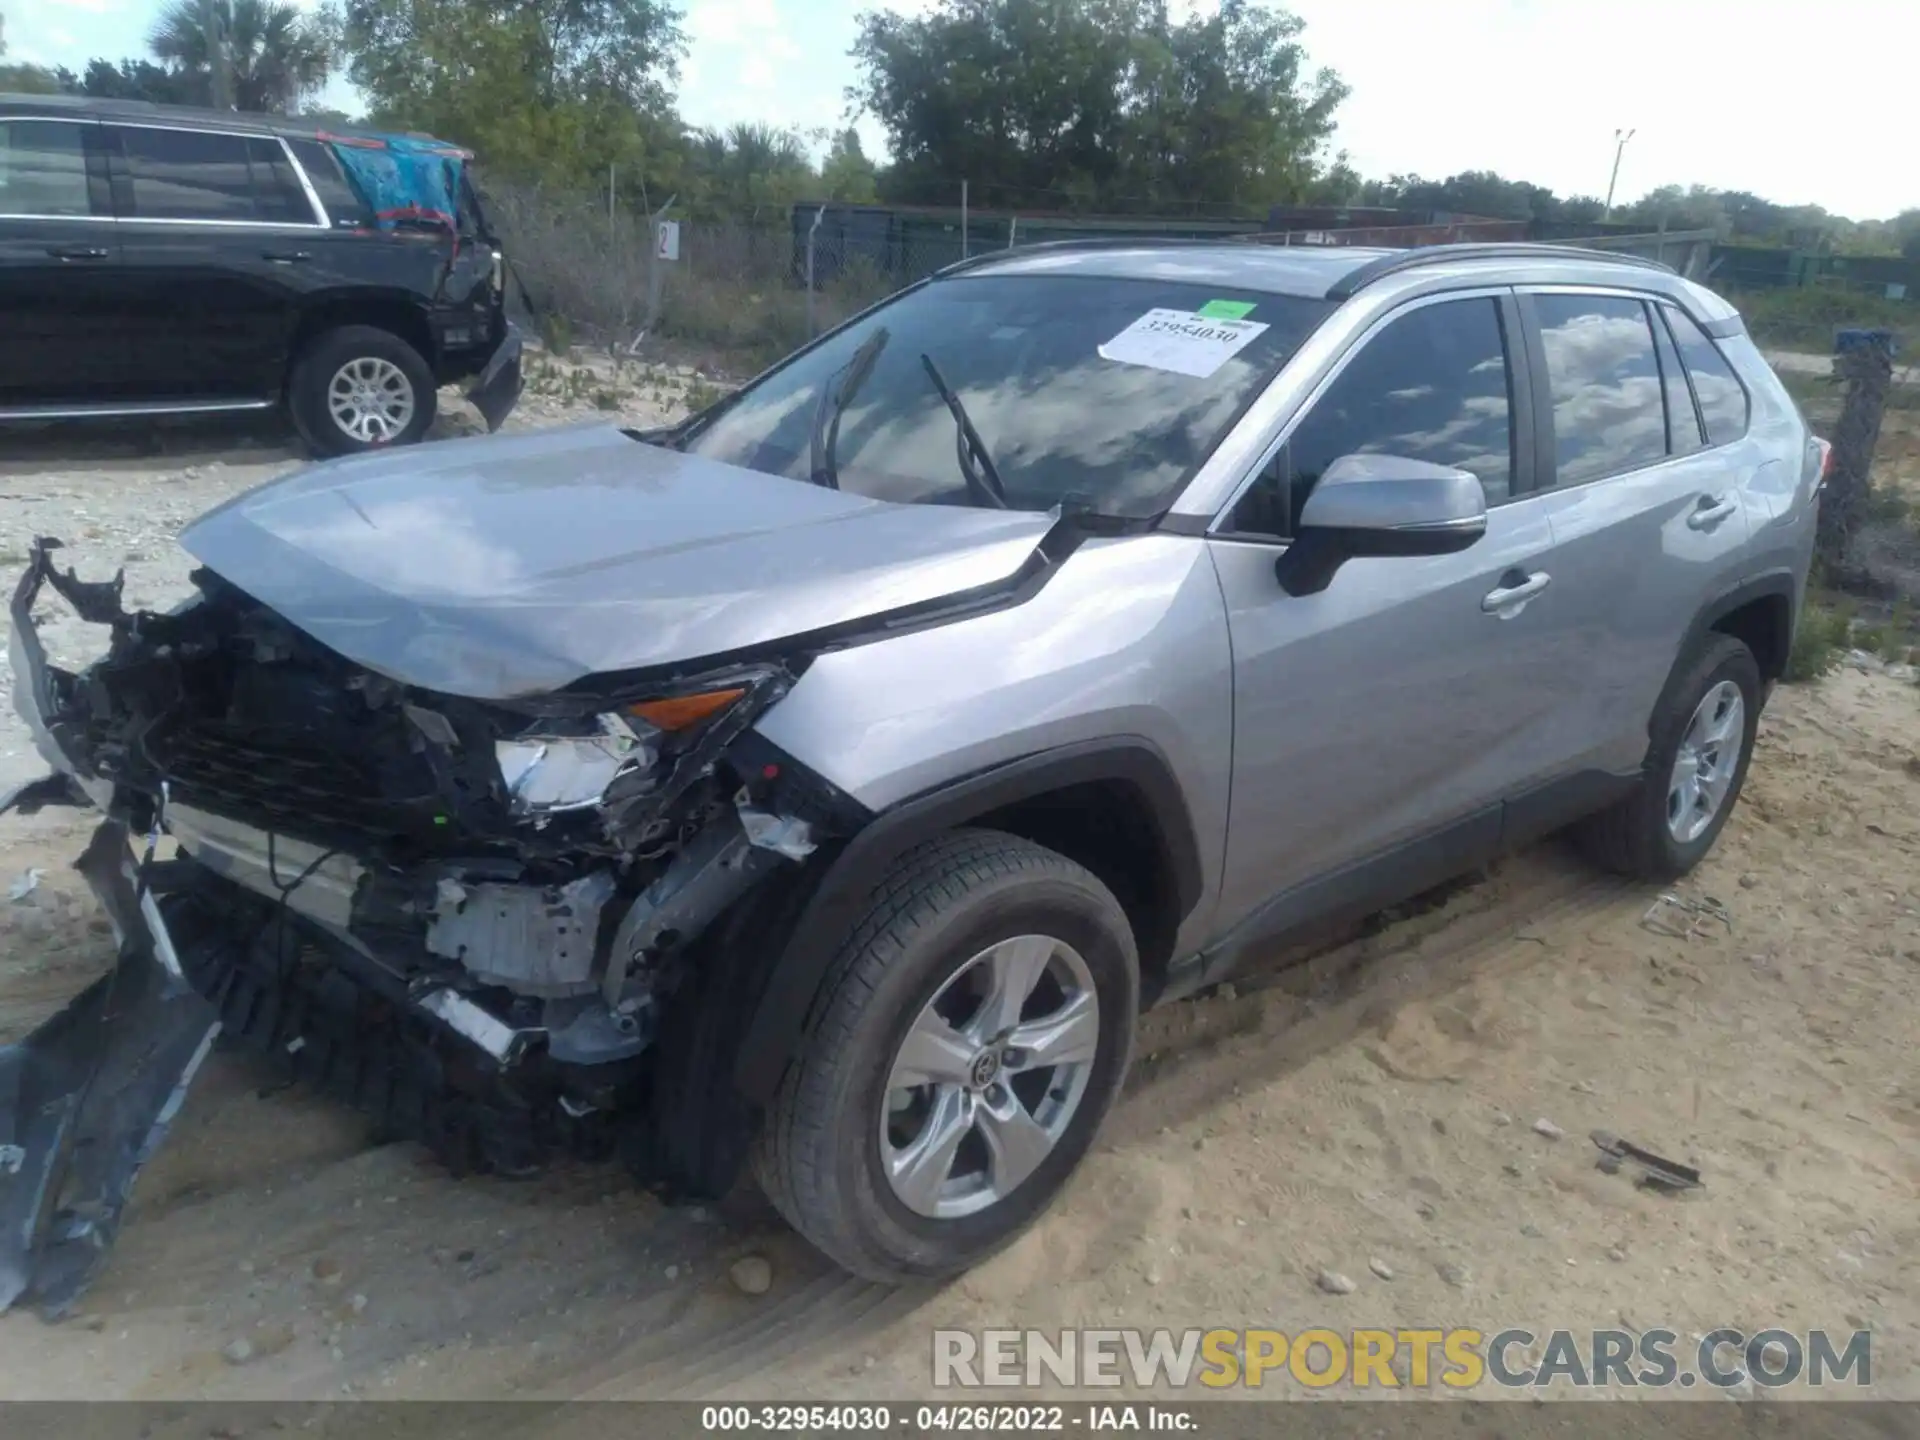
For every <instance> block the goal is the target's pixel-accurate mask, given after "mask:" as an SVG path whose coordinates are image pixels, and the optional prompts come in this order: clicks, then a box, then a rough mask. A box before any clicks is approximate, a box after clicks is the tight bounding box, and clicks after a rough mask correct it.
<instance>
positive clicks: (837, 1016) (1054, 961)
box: [756, 830, 1140, 1282]
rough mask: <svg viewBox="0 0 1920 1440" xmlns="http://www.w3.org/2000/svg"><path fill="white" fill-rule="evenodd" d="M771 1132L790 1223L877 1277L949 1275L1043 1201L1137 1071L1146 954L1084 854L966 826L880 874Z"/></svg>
mask: <svg viewBox="0 0 1920 1440" xmlns="http://www.w3.org/2000/svg"><path fill="white" fill-rule="evenodd" d="M823 983H824V986H825V992H824V997H823V1007H824V1008H823V1010H822V1018H821V1020H820V1023H819V1024H818V1025H817V1026H816V1027H815V1028H814V1030H813V1032H812V1033H811V1034H810V1035H809V1036H808V1038H807V1040H806V1042H805V1044H804V1045H803V1048H802V1051H801V1053H800V1055H799V1056H798V1058H797V1059H796V1061H795V1063H794V1064H793V1066H792V1067H791V1068H790V1070H789V1071H788V1073H787V1075H786V1077H785V1079H784V1080H783V1082H782V1084H781V1087H780V1090H779V1092H778V1093H777V1095H776V1096H775V1098H774V1101H773V1104H772V1106H771V1107H770V1110H769V1113H768V1115H767V1119H766V1124H765V1126H764V1128H763V1130H762V1133H761V1137H760V1145H759V1152H758V1155H757V1159H756V1169H757V1171H758V1173H759V1177H760V1182H761V1185H762V1187H763V1188H764V1189H765V1190H766V1192H767V1194H768V1196H769V1197H770V1198H771V1199H772V1200H773V1202H774V1204H775V1206H776V1207H778V1208H779V1210H780V1211H781V1213H782V1214H784V1215H785V1216H786V1218H787V1220H788V1222H789V1223H791V1224H792V1225H793V1227H794V1228H795V1229H796V1230H798V1231H799V1232H800V1233H801V1234H802V1235H804V1236H805V1237H806V1238H807V1239H808V1240H810V1241H811V1242H812V1243H813V1244H814V1245H816V1246H817V1247H818V1248H819V1249H821V1250H822V1251H824V1252H825V1253H826V1254H827V1255H828V1256H829V1257H830V1258H831V1259H833V1260H835V1261H837V1262H838V1263H839V1264H841V1265H842V1266H844V1267H845V1268H846V1269H848V1270H850V1271H852V1272H854V1273H855V1274H857V1275H861V1276H865V1277H866V1278H868V1279H873V1280H879V1281H884V1282H897V1281H902V1280H907V1279H913V1278H919V1277H929V1276H941V1275H950V1274H953V1273H955V1272H957V1271H960V1270H964V1269H966V1268H968V1267H969V1266H971V1265H974V1264H976V1263H978V1262H979V1261H980V1260H982V1259H984V1258H986V1257H987V1256H989V1255H991V1254H993V1253H994V1252H995V1251H997V1250H999V1249H1000V1248H1001V1247H1002V1246H1004V1245H1006V1244H1008V1243H1009V1242H1010V1241H1011V1240H1013V1238H1014V1237H1015V1236H1017V1235H1018V1234H1019V1233H1020V1232H1021V1231H1022V1230H1024V1229H1025V1228H1026V1227H1027V1226H1028V1225H1029V1224H1031V1223H1032V1221H1033V1220H1034V1219H1035V1218H1036V1217H1038V1216H1039V1214H1040V1213H1041V1212H1042V1211H1043V1210H1044V1209H1045V1208H1046V1207H1047V1205H1048V1203H1049V1202H1050V1201H1051V1200H1052V1199H1053V1197H1054V1195H1055V1194H1056V1193H1057V1192H1058V1191H1059V1189H1060V1187H1061V1186H1062V1185H1063V1184H1064V1183H1065V1181H1066V1179H1067V1176H1068V1175H1069V1174H1071V1173H1072V1171H1073V1169H1074V1167H1075V1166H1076V1165H1077V1164H1078V1163H1079V1162H1080V1159H1081V1157H1082V1156H1083V1155H1084V1154H1085V1153H1086V1150H1087V1147H1088V1145H1089V1144H1090V1143H1091V1142H1092V1139H1093V1134H1094V1131H1095V1130H1096V1129H1097V1128H1098V1126H1099V1124H1100V1121H1101V1120H1102V1118H1104V1116H1105V1115H1106V1113H1107V1110H1108V1109H1109V1108H1110V1107H1111V1105H1112V1104H1113V1100H1114V1097H1115V1096H1116V1095H1117V1094H1118V1092H1119V1089H1120V1083H1121V1080H1122V1079H1123V1078H1124V1077H1125V1074H1126V1069H1127V1061H1128V1058H1129V1055H1130V1052H1131V1048H1132V1040H1133V1026H1134V1020H1135V1016H1136V1012H1137V1010H1138V1007H1139V988H1140V982H1139V964H1138V959H1137V956H1136V953H1135V949H1134V941H1133V933H1132V930H1131V928H1130V927H1129V925H1128V923H1127V918H1126V915H1125V913H1124V912H1123V911H1122V910H1121V908H1120V905H1119V902H1118V901H1116V900H1115V899H1114V898H1113V895H1112V894H1111V893H1110V892H1109V891H1108V890H1107V888H1106V887H1105V886H1104V885H1102V884H1101V883H1100V881H1099V880H1098V879H1096V878H1095V877H1094V876H1093V875H1091V874H1090V873H1088V872H1087V871H1086V870H1085V869H1083V868H1082V867H1081V866H1079V865H1076V864H1074V863H1073V862H1072V861H1070V860H1068V859H1066V858H1065V857H1064V856H1061V855H1058V854H1056V853H1054V852H1053V851H1050V850H1046V849H1043V848H1042V847H1041V846H1038V845H1035V844H1032V843H1030V842H1029V841H1026V840H1021V839H1018V838H1017V837H1014V836H1011V835H1004V834H999V833H997V832H993V831H984V830H976V831H960V832H956V833H955V834H953V835H950V836H947V837H944V838H942V839H940V840H937V841H933V842H930V843H929V844H927V845H924V846H921V847H919V848H917V849H915V850H912V851H909V852H908V853H907V854H906V855H903V856H902V857H901V858H900V859H899V861H897V862H896V864H895V866H894V867H893V870H892V872H891V873H890V874H889V875H887V876H886V877H885V878H884V879H883V880H882V881H881V882H880V884H879V885H877V886H876V887H875V890H874V895H873V900H872V902H871V904H870V906H869V908H868V909H867V911H866V913H865V915H864V916H863V918H862V919H861V920H860V921H859V922H858V923H857V924H856V925H855V927H854V929H853V931H852V933H851V934H850V936H849V937H848V940H847V942H846V945H845V946H844V947H843V948H842V950H841V952H840V954H839V955H838V956H837V957H836V959H835V961H834V964H833V965H832V966H831V967H830V969H829V970H828V973H827V976H826V978H825V980H824V982H823Z"/></svg>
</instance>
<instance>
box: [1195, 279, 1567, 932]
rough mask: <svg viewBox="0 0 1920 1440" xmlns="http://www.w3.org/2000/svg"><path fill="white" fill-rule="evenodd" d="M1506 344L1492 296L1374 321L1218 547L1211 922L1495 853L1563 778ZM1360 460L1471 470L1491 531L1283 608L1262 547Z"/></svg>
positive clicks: (1554, 650) (1365, 572)
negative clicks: (1350, 458) (1221, 763)
mask: <svg viewBox="0 0 1920 1440" xmlns="http://www.w3.org/2000/svg"><path fill="white" fill-rule="evenodd" d="M1517 325H1518V321H1517V312H1516V311H1515V309H1514V307H1513V303H1512V299H1511V297H1510V296H1509V295H1508V294H1507V293H1506V292H1505V291H1497V292H1496V291H1488V292H1484V293H1481V294H1477V295H1470V296H1457V295H1449V296H1442V297H1438V298H1437V299H1432V300H1425V301H1415V302H1413V303H1412V304H1411V305H1409V306H1406V307H1403V308H1402V309H1400V310H1398V311H1396V312H1395V313H1394V314H1392V315H1391V316H1389V317H1387V318H1386V319H1384V320H1383V321H1382V322H1381V323H1380V325H1379V326H1378V327H1377V328H1376V329H1374V330H1373V331H1372V332H1371V333H1370V335H1369V336H1368V337H1367V338H1365V339H1364V340H1363V341H1362V342H1361V344H1360V345H1359V347H1358V348H1357V349H1356V350H1355V351H1353V352H1350V354H1349V356H1348V357H1347V359H1346V360H1345V361H1344V362H1343V364H1342V367H1341V368H1339V369H1338V370H1337V371H1336V372H1335V373H1334V374H1333V375H1332V376H1331V377H1330V378H1329V379H1328V380H1326V381H1323V382H1322V384H1321V386H1320V388H1319V391H1318V393H1317V395H1316V396H1315V398H1313V399H1312V400H1310V401H1309V402H1308V404H1307V406H1306V407H1305V409H1304V411H1303V414H1302V417H1301V419H1300V420H1299V421H1298V422H1297V423H1296V424H1295V425H1294V426H1293V427H1292V429H1291V431H1290V433H1289V434H1288V435H1287V436H1286V437H1285V438H1284V439H1283V440H1282V441H1281V442H1280V444H1279V445H1278V446H1277V447H1276V449H1275V450H1274V451H1273V453H1272V454H1271V455H1270V457H1269V458H1268V459H1267V460H1266V461H1265V462H1264V464H1263V466H1262V468H1261V469H1260V471H1259V473H1258V475H1257V476H1256V478H1255V479H1254V481H1253V483H1252V485H1251V486H1250V488H1248V489H1247V490H1246V492H1245V493H1244V494H1243V495H1242V496H1241V497H1240V499H1239V500H1238V501H1237V502H1236V503H1235V505H1234V506H1233V507H1232V508H1231V510H1230V511H1229V513H1228V514H1227V515H1226V516H1225V517H1224V518H1223V521H1222V522H1221V523H1220V524H1218V525H1217V526H1216V528H1215V530H1214V534H1213V538H1212V540H1211V541H1210V544H1211V547H1212V551H1213V557H1214V562H1215V565H1216V568H1217V570H1218V572H1219V576H1220V583H1221V588H1222V590H1223V592H1224V595H1225V599H1226V605H1227V612H1228V625H1229V630H1230V634H1231V638H1232V643H1233V660H1234V730H1233V734H1234V739H1233V800H1232V813H1231V816H1230V818H1229V822H1228V846H1227V850H1228V854H1227V866H1226V877H1225V882H1224V884H1223V887H1222V909H1221V912H1220V918H1221V921H1222V923H1223V924H1226V925H1231V924H1233V923H1235V922H1236V921H1238V920H1240V919H1242V918H1243V917H1245V916H1246V915H1248V914H1249V913H1250V912H1251V911H1253V910H1254V909H1256V908H1258V907H1259V906H1260V904H1261V902H1262V901H1264V900H1266V899H1268V898H1269V897H1272V896H1277V895H1280V894H1282V893H1284V892H1287V891H1292V890H1295V889H1296V887H1299V886H1302V885H1303V884H1305V883H1306V882H1308V881H1310V880H1317V879H1323V878H1325V877H1327V876H1328V875H1329V874H1330V872H1335V871H1339V870H1341V869H1342V868H1343V867H1348V866H1351V865H1353V864H1354V863H1355V862H1361V861H1367V860H1371V859H1374V858H1377V857H1382V856H1385V855H1387V854H1389V853H1390V852H1398V853H1400V854H1402V855H1406V856H1408V857H1410V858H1411V857H1412V856H1414V855H1415V854H1425V852H1426V850H1428V849H1431V848H1433V847H1432V846H1431V845H1428V846H1416V844H1415V842H1418V841H1423V840H1426V841H1432V840H1433V839H1434V838H1435V837H1444V843H1442V844H1441V846H1440V848H1441V849H1443V850H1449V851H1454V850H1457V849H1460V848H1465V849H1471V848H1473V847H1474V846H1476V845H1477V846H1480V847H1484V848H1491V846H1492V845H1493V843H1494V842H1495V841H1496V840H1497V838H1498V832H1499V823H1500V820H1499V815H1500V802H1501V800H1502V799H1503V798H1504V797H1505V796H1506V795H1507V794H1509V793H1511V792H1513V791H1515V790H1517V789H1521V788H1524V787H1525V786H1527V785H1528V784H1530V783H1532V782H1533V781H1535V780H1537V779H1538V778H1539V777H1540V776H1541V775H1542V774H1543V773H1545V772H1550V771H1551V770H1552V769H1553V768H1554V767H1555V766H1556V764H1558V763H1559V761H1560V759H1561V757H1560V755H1559V754H1558V749H1557V747H1558V745H1559V741H1560V734H1561V728H1562V725H1561V714H1562V712H1563V711H1564V710H1565V709H1566V708H1567V707H1568V706H1570V705H1574V704H1577V703H1578V691H1579V687H1580V684H1581V680H1580V672H1581V670H1582V667H1583V665H1584V659H1583V657H1582V656H1581V655H1580V654H1579V653H1578V651H1576V650H1574V649H1573V648H1571V647H1569V646H1568V645H1567V644H1566V631H1565V626H1564V622H1563V620H1562V617H1561V609H1560V604H1559V600H1560V597H1559V593H1558V577H1557V576H1551V575H1550V574H1549V569H1550V567H1549V552H1550V551H1551V548H1552V544H1553V536H1552V531H1551V528H1550V527H1549V525H1548V523H1547V519H1546V516H1545V514H1544V513H1543V512H1542V510H1541V509H1540V508H1539V506H1537V505H1533V504H1528V503H1526V501H1527V487H1528V484H1529V481H1530V478H1531V472H1532V456H1533V451H1534V445H1533V439H1532V431H1531V422H1532V407H1531V403H1530V397H1529V390H1528V386H1529V383H1530V376H1529V374H1528V371H1527V368H1526V366H1525V363H1524V352H1523V351H1522V349H1521V348H1520V346H1519V344H1518V343H1517ZM1357 452H1372V453H1383V454H1391V455H1397V456H1403V457H1407V458H1412V459H1420V460H1429V461H1434V462H1436V463H1440V464H1446V465H1452V466H1455V467H1457V468H1460V469H1464V470H1468V471H1470V472H1472V473H1473V474H1474V475H1476V476H1478V477H1479V479H1480V481H1481V484H1482V485H1483V486H1484V487H1485V488H1486V492H1487V502H1488V505H1489V507H1490V509H1489V512H1488V520H1487V533H1486V535H1485V536H1484V537H1483V538H1482V539H1481V540H1479V541H1478V542H1476V543H1475V544H1474V545H1472V546H1471V547H1469V548H1468V549H1466V550H1463V551H1461V552H1459V553H1458V554H1454V555H1441V556H1432V557H1418V558H1415V557H1383V558H1363V559H1357V560H1350V561H1348V562H1347V563H1346V564H1345V565H1344V566H1343V567H1342V568H1341V569H1340V571H1339V573H1338V574H1336V575H1335V576H1334V577H1333V580H1332V582H1331V584H1329V585H1328V587H1327V588H1326V589H1325V590H1324V591H1322V592H1321V593H1319V594H1317V595H1307V596H1298V597H1295V596H1289V595H1287V594H1285V593H1284V592H1282V590H1281V589H1280V586H1279V584H1278V582H1277V581H1276V579H1275V577H1274V561H1275V559H1276V557H1277V555H1278V553H1279V550H1280V548H1281V546H1283V545H1284V544H1285V542H1286V537H1287V535H1288V534H1289V533H1290V532H1291V529H1292V526H1293V524H1294V522H1295V521H1296V520H1297V517H1298V515H1299V512H1300V507H1301V505H1302V504H1303V503H1304V502H1305V499H1306V497H1307V495H1308V494H1309V493H1310V492H1311V490H1312V487H1313V484H1314V483H1315V482H1316V481H1317V480H1318V478H1319V475H1320V474H1321V472H1322V471H1324V469H1325V468H1326V466H1327V465H1328V464H1330V463H1331V462H1332V461H1333V460H1335V459H1337V458H1338V457H1339V456H1341V455H1345V454H1352V453H1357ZM1542 576H1546V577H1547V579H1544V580H1543V579H1542V578H1540V577H1542ZM1503 597H1511V599H1509V600H1508V601H1507V603H1501V601H1502V599H1503ZM1429 858H1431V857H1429ZM1471 862H1472V856H1471V855H1465V856H1463V857H1461V860H1460V862H1459V863H1460V864H1470V863H1471ZM1455 868H1458V865H1456V866H1455ZM1444 873H1446V870H1445V869H1444V868H1443V869H1442V871H1441V875H1443V874H1444ZM1441 875H1435V876H1433V877H1432V878H1434V879H1438V878H1441ZM1284 903H1286V902H1283V904H1284Z"/></svg>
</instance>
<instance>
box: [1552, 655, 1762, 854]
mask: <svg viewBox="0 0 1920 1440" xmlns="http://www.w3.org/2000/svg"><path fill="white" fill-rule="evenodd" d="M1760 698H1761V693H1760V667H1759V666H1758V665H1757V664H1756V663H1755V662H1754V658H1753V652H1752V651H1751V650H1749V649H1747V647H1746V646H1745V645H1743V644H1742V643H1741V642H1740V641H1738V640H1736V639H1734V638H1733V637H1732V636H1731V635H1719V634H1713V635H1709V636H1708V637H1707V639H1706V640H1705V642H1704V643H1702V644H1701V645H1700V646H1699V647H1698V648H1697V649H1695V650H1694V651H1693V652H1692V653H1691V654H1690V655H1689V656H1687V657H1686V659H1685V660H1684V661H1683V662H1682V664H1681V665H1680V666H1679V667H1678V668H1677V669H1676V670H1675V672H1674V675H1673V678H1672V679H1671V680H1670V681H1669V682H1668V684H1667V688H1666V692H1665V693H1664V694H1663V695H1662V696H1661V697H1660V701H1659V704H1658V705H1657V706H1656V707H1655V708H1654V713H1653V719H1652V722H1651V724H1650V725H1649V726H1648V742H1649V743H1648V746H1647V758H1646V761H1645V762H1644V764H1643V765H1642V767H1641V772H1640V782H1639V785H1638V786H1637V787H1636V788H1635V789H1634V791H1633V792H1632V793H1631V794H1630V795H1628V796H1627V797H1626V798H1625V799H1623V800H1621V801H1620V802H1619V803H1618V804H1616V805H1614V806H1613V807H1612V808H1611V809H1608V810H1604V811H1602V812H1601V813H1600V814H1598V815H1596V816H1594V817H1593V818H1592V819H1590V820H1588V821H1586V822H1585V824H1583V825H1582V826H1581V828H1580V830H1579V832H1578V834H1579V838H1580V840H1581V842H1582V844H1583V845H1584V846H1585V848H1586V850H1587V852H1588V853H1589V854H1590V855H1591V856H1592V857H1593V858H1594V859H1595V860H1597V861H1598V862H1599V863H1600V864H1602V865H1604V866H1606V867H1607V868H1608V869H1610V870H1616V871H1619V872H1620V873H1621V874H1624V875H1632V876H1634V877H1636V878H1639V879H1646V880H1676V879H1678V878H1679V877H1680V876H1682V875H1684V874H1686V873H1687V872H1688V871H1689V870H1691V869H1693V867H1694V866H1696V865H1698V864H1699V863H1700V861H1701V860H1703V859H1704V858H1706V854H1707V852H1708V851H1709V850H1711V849H1712V848H1713V842H1714V841H1715V840H1717V839H1718V838H1719V836H1720V831H1721V830H1722V828H1724V827H1725V825H1726V823H1727V817H1728V816H1729V815H1730V814H1731V813H1732V811H1733V806H1734V802H1735V801H1737V800H1738V799H1739V798H1740V789H1741V787H1742V786H1743V785H1744V784H1745V783H1746V778H1747V765H1748V763H1749V762H1750V761H1751V760H1752V758H1753V737H1754V732H1755V730H1756V728H1757V727H1758V725H1759V721H1760Z"/></svg>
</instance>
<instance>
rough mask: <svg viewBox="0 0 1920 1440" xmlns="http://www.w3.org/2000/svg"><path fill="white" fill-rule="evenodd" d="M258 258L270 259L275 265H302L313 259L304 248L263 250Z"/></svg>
mask: <svg viewBox="0 0 1920 1440" xmlns="http://www.w3.org/2000/svg"><path fill="white" fill-rule="evenodd" d="M260 258H261V259H262V260H270V261H272V262H273V263H274V264H275V265H304V264H306V263H307V262H308V261H309V260H311V259H313V256H312V255H310V254H308V253H307V252H306V251H305V250H263V251H261V252H260Z"/></svg>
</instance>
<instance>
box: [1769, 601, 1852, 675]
mask: <svg viewBox="0 0 1920 1440" xmlns="http://www.w3.org/2000/svg"><path fill="white" fill-rule="evenodd" d="M1852 627H1853V617H1852V616H1851V615H1849V614H1848V613H1847V612H1846V611H1845V610H1841V609H1835V608H1833V607H1830V606H1826V605H1821V604H1817V603H1813V602H1809V603H1808V605H1807V608H1806V610H1805V611H1804V612H1803V613H1802V614H1801V616H1800V626H1799V628H1798V629H1797V630H1795V631H1794V632H1793V648H1792V649H1791V650H1790V651H1788V652H1787V666H1786V672H1785V674H1784V675H1782V677H1781V678H1782V679H1784V680H1785V681H1786V682H1787V683H1788V684H1789V685H1800V684H1805V683H1806V682H1808V681H1811V680H1818V679H1820V678H1821V677H1822V676H1825V675H1831V674H1832V673H1833V672H1834V671H1835V670H1836V669H1838V668H1839V665H1840V662H1841V661H1842V660H1843V659H1844V658H1845V657H1846V653H1847V648H1848V643H1849V636H1850V632H1851V630H1852Z"/></svg>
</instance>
